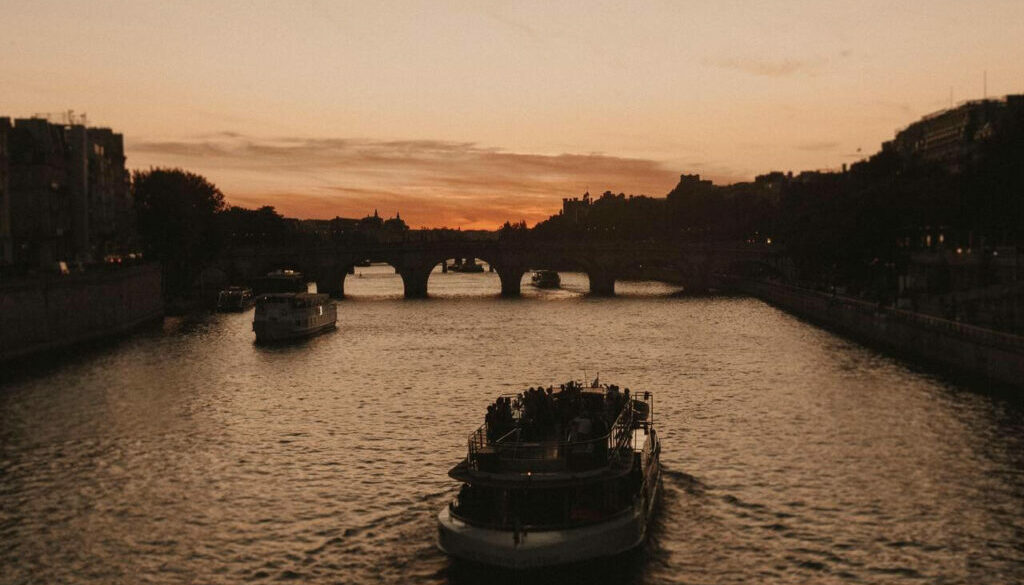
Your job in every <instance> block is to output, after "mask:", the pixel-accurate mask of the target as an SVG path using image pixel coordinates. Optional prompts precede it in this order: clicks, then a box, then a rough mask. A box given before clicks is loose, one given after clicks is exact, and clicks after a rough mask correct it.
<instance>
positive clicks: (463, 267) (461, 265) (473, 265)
mask: <svg viewBox="0 0 1024 585" xmlns="http://www.w3.org/2000/svg"><path fill="white" fill-rule="evenodd" d="M448 270H450V271H452V272H473V273H476V272H483V271H484V265H483V264H478V263H477V261H476V260H474V259H469V260H466V261H465V262H459V261H458V260H456V261H455V262H452V264H451V265H449V266H448Z"/></svg>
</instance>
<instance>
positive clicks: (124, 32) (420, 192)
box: [0, 0, 1024, 228]
mask: <svg viewBox="0 0 1024 585" xmlns="http://www.w3.org/2000/svg"><path fill="white" fill-rule="evenodd" d="M0 14H2V15H3V18H2V19H0V29H2V30H3V34H0V47H2V55H3V58H2V59H0V88H2V90H0V115H8V116H13V117H27V116H30V115H32V114H34V113H42V112H60V111H64V110H67V109H74V110H75V111H76V112H79V113H81V112H85V113H87V115H88V118H89V122H90V124H92V125H101V126H109V127H111V128H113V129H115V131H117V132H121V133H123V134H124V136H125V142H126V147H127V156H128V165H129V167H131V168H148V167H150V166H180V167H183V168H186V169H188V170H191V171H194V172H197V173H200V174H203V175H205V176H206V177H207V178H208V179H210V180H211V181H213V182H214V183H216V184H217V185H218V186H219V187H220V188H221V189H222V190H223V191H224V193H225V195H226V196H227V198H228V201H229V202H230V203H233V204H237V205H245V206H258V205H274V206H275V207H277V208H278V210H280V211H281V212H283V213H285V214H286V215H291V216H298V217H323V218H327V217H334V216H336V215H340V216H343V217H359V216H362V215H365V214H367V213H372V211H373V209H374V208H377V209H379V210H380V212H381V214H382V215H386V216H390V215H393V214H394V212H395V211H401V213H402V217H403V218H405V219H406V220H407V221H408V222H409V223H410V225H412V226H414V227H420V226H450V227H456V226H460V227H462V228H471V227H477V228H494V227H496V226H497V225H499V224H500V223H502V222H504V221H505V220H506V219H511V220H518V219H526V220H527V221H529V222H531V223H532V222H535V221H538V220H540V219H543V218H544V217H547V216H548V215H550V214H552V213H554V212H556V211H557V209H558V208H559V206H560V204H561V198H562V197H571V196H575V195H579V194H581V193H582V192H583V191H584V189H587V188H588V187H589V189H590V191H591V192H592V193H593V192H596V193H600V192H602V191H605V190H612V191H615V192H620V191H621V192H626V193H637V194H639V193H643V194H648V195H653V196H664V195H665V193H667V192H668V191H669V190H670V189H671V188H672V187H673V186H674V185H675V183H676V182H677V180H678V175H679V174H680V173H700V174H701V175H704V176H706V177H708V178H711V179H713V180H715V181H716V182H723V183H728V182H735V181H741V180H749V179H752V178H753V177H754V176H755V175H757V174H761V173H764V172H767V171H770V170H794V171H799V170H803V169H817V168H837V167H839V166H841V165H842V164H843V163H848V162H853V161H855V160H857V159H859V158H862V157H864V156H866V155H868V154H870V153H873V152H875V151H877V150H878V148H879V147H880V144H881V142H882V141H884V140H887V139H889V138H891V137H892V135H893V134H894V133H895V131H896V130H897V129H898V128H900V127H902V126H905V125H907V124H908V123H910V122H912V121H913V120H915V119H917V118H919V117H920V116H922V115H924V114H927V113H930V112H933V111H935V110H938V109H941V108H944V107H948V105H949V103H950V97H951V93H952V99H953V101H954V102H960V101H962V100H965V99H976V98H980V97H982V95H983V76H984V75H985V74H986V72H987V91H988V95H989V96H1001V95H1004V94H1007V93H1021V92H1024V48H1022V47H1024V40H1022V39H1024V2H1022V1H1021V0H1008V1H996V0H984V1H973V2H964V1H962V0H958V1H946V0H928V1H927V2H925V1H919V2H894V1H892V0H889V1H884V2H875V1H855V2H851V1H849V0H846V1H842V2H831V1H820V0H819V1H807V2H803V1H773V2H755V1H749V2H724V1H717V2H711V1H709V2H682V1H679V2H621V1H620V2H607V3H605V2H550V1H545V2H531V3H521V2H494V3H487V2H480V1H467V2H446V3H442V2H380V3H378V2H362V1H360V2H351V3H343V2H327V1H307V2H299V1H295V2H255V1H245V2H221V1H210V0H208V1H203V2H186V1H179V0H176V1H174V2H167V1H160V2H145V1H131V2H127V1H126V2H107V1H100V0H96V1H88V2H86V1H82V2H45V1H32V2H23V1H17V0H0Z"/></svg>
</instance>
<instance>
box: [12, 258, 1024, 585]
mask: <svg viewBox="0 0 1024 585" xmlns="http://www.w3.org/2000/svg"><path fill="white" fill-rule="evenodd" d="M357 271H358V272H359V273H360V274H361V275H360V274H357V275H352V276H349V278H348V280H347V282H346V291H347V292H348V293H349V298H348V299H346V300H344V301H341V302H340V306H339V311H338V313H339V324H340V327H339V329H338V331H336V332H334V333H330V334H327V335H323V336H321V337H317V338H315V339H312V340H309V341H306V342H303V343H299V344H296V345H292V346H284V347H273V348H263V347H258V346H255V345H253V334H252V331H251V321H252V313H251V311H250V312H248V313H243V314H226V315H205V316H199V317H195V318H188V319H167V320H166V322H165V324H164V326H163V327H162V328H156V329H154V330H150V331H146V332H143V333H141V334H139V335H137V336H134V337H132V338H130V339H128V340H125V341H122V342H120V343H116V344H113V345H110V346H106V347H102V348H98V349H93V350H88V351H83V352H79V353H78V354H76V355H75V356H73V357H71V358H70V359H68V360H66V361H64V362H62V363H54V364H50V365H45V364H43V365H40V364H34V365H31V366H27V367H15V368H11V369H9V370H8V372H6V373H5V378H6V381H5V382H4V383H3V385H2V386H0V567H3V570H2V572H0V582H2V583H96V584H99V583H220V582H223V583H235V582H277V581H280V580H296V581H298V582H303V583H373V582H384V583H409V582H416V583H447V582H460V583H461V582H475V581H480V580H485V579H486V580H487V581H490V582H496V581H497V582H500V581H507V582H517V581H520V582H522V581H523V580H524V577H523V576H521V575H514V574H513V575H510V574H507V573H501V572H493V571H481V570H480V569H479V568H477V567H471V566H466V565H463V564H457V563H453V562H452V561H450V560H449V559H448V558H447V557H445V556H444V555H443V554H441V553H440V552H438V551H437V550H436V549H435V548H434V544H433V543H434V536H435V531H436V528H435V518H434V516H435V514H436V512H437V510H438V509H439V508H440V507H441V506H443V505H445V503H446V502H447V501H448V500H449V499H450V498H451V497H452V496H453V495H454V493H455V491H456V489H457V486H456V485H455V484H454V483H453V482H452V481H451V480H450V479H449V478H448V477H447V475H446V472H447V469H448V468H449V467H450V466H451V465H453V464H454V463H456V462H457V461H458V460H459V459H460V458H461V457H463V456H464V455H465V453H464V451H465V448H466V437H467V435H468V434H469V433H470V432H471V431H472V430H474V429H475V428H476V427H477V426H478V425H479V424H480V423H481V422H482V418H483V414H484V410H485V408H486V405H487V404H488V403H489V402H490V401H491V400H492V399H493V397H494V396H495V395H497V394H499V393H503V392H510V391H519V390H521V389H523V388H525V387H526V386H530V385H537V384H545V385H546V384H553V383H554V384H557V383H558V382H560V381H565V380H567V379H570V378H578V379H582V378H584V376H586V377H588V378H592V377H594V376H595V375H598V374H599V375H600V377H601V379H602V380H604V381H608V382H615V383H618V384H620V385H624V386H629V387H630V388H633V389H634V390H650V391H652V392H653V393H654V394H655V396H656V399H655V400H656V401H655V417H656V423H657V425H658V427H659V430H660V432H661V434H662V441H663V455H662V458H663V463H664V465H665V474H664V478H663V493H664V497H663V500H662V502H661V504H660V510H659V515H658V518H657V521H656V522H655V525H654V527H653V530H652V535H651V539H650V542H649V543H648V546H647V547H645V548H644V549H642V550H640V551H638V552H637V553H635V554H631V555H625V556H624V557H622V558H620V559H616V560H614V561H613V562H610V563H598V564H594V565H591V564H588V565H585V566H577V567H570V568H568V569H563V570H561V571H557V572H554V573H545V574H540V575H538V574H534V575H529V576H527V577H528V579H526V580H529V581H535V580H549V581H552V582H556V581H557V582H567V581H569V582H571V581H578V582H587V583H601V582H619V583H709V584H710V583H755V582H764V583H1014V582H1022V581H1024V560H1022V558H1024V555H1022V553H1021V551H1022V550H1024V471H1022V470H1024V438H1022V437H1024V423H1022V413H1024V408H1022V406H1021V401H1020V399H1019V398H1012V397H1006V396H1003V397H1000V396H998V395H989V394H986V393H984V392H979V391H978V390H977V389H976V388H973V389H971V388H965V387H961V386H958V385H956V384H955V383H953V382H950V381H948V380H944V379H942V378H939V377H936V376H934V375H931V374H929V373H927V372H924V371H921V370H920V369H918V368H915V367H912V366H909V365H908V364H906V363H904V362H901V361H899V360H897V359H894V358H890V357H886V356H884V355H881V354H879V353H878V352H876V351H873V350H871V349H866V348H864V347H862V346H860V345H858V344H856V343H853V342H850V341H847V340H844V339H842V338H839V337H837V336H835V335H833V334H831V333H828V332H826V331H822V330H820V329H817V328H815V327H813V326H811V325H808V324H806V323H804V322H802V321H800V320H798V319H796V318H794V317H792V316H789V315H787V314H785V313H783V312H780V311H778V310H776V309H774V308H772V307H770V306H768V305H766V304H764V303H762V302H760V301H757V300H754V299H748V298H738V297H720V298H680V297H676V296H672V294H671V293H672V292H674V289H673V288H671V287H669V286H667V285H663V284H657V283H619V284H618V287H617V288H618V291H619V293H620V295H619V296H618V297H616V298H611V299H596V298H589V297H587V296H585V295H584V294H583V293H584V292H585V291H586V277H585V276H583V275H579V274H563V283H564V287H565V288H564V289H563V290H557V291H538V290H536V289H533V288H532V287H530V286H527V285H524V287H523V288H524V298H522V299H514V300H503V299H500V298H496V295H497V293H498V291H499V289H500V286H499V284H498V278H497V276H496V275H494V274H454V273H453V274H440V273H437V274H435V275H434V276H432V277H431V281H430V288H431V294H432V298H430V299H427V300H423V301H405V300H403V299H402V298H401V290H402V289H401V281H400V279H399V278H398V277H397V276H396V275H394V274H393V272H392V271H391V270H390V269H389V268H388V267H385V266H380V267H378V266H374V267H370V268H357Z"/></svg>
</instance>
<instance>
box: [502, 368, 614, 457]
mask: <svg viewBox="0 0 1024 585" xmlns="http://www.w3.org/2000/svg"><path fill="white" fill-rule="evenodd" d="M594 389H595V388H594V387H592V388H591V389H589V390H590V391H589V392H584V391H583V385H582V384H580V383H579V382H569V383H567V384H561V385H560V386H559V387H558V389H555V387H554V386H548V387H547V388H544V387H542V386H537V387H536V388H534V387H531V388H528V389H527V390H525V391H524V392H521V393H520V394H518V395H517V396H516V397H515V399H513V398H511V397H505V396H502V397H499V398H498V400H497V401H495V402H494V403H493V404H491V405H490V406H488V407H487V415H486V417H485V419H484V420H485V422H486V423H487V425H486V427H487V440H488V441H489V442H491V443H495V442H499V441H501V440H508V439H510V438H511V439H514V440H517V441H553V440H558V441H586V440H588V439H596V438H599V437H603V436H605V435H607V434H608V432H609V429H610V428H611V426H612V425H613V424H614V423H615V419H616V418H617V417H618V416H619V413H620V412H621V411H622V407H623V406H624V405H626V404H628V403H629V399H630V396H629V388H626V389H625V390H623V391H620V389H619V387H618V386H615V385H613V384H610V385H607V386H604V387H603V389H604V392H603V393H598V392H594V391H593V390H594ZM510 434H511V435H514V436H512V437H508V435H510Z"/></svg>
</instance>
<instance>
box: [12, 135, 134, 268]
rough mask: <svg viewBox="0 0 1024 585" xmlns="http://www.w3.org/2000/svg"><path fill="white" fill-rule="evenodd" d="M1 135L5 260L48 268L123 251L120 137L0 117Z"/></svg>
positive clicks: (130, 230) (127, 231)
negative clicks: (11, 120)
mask: <svg viewBox="0 0 1024 585" xmlns="http://www.w3.org/2000/svg"><path fill="white" fill-rule="evenodd" d="M0 136H2V138H0V143H2V144H3V146H2V149H3V153H4V156H3V157H2V161H0V169H2V170H0V175H2V177H0V189H2V190H3V197H2V203H0V205H2V207H0V210H2V211H0V240H5V239H6V241H4V246H5V248H6V247H8V246H9V248H10V253H9V254H6V253H5V254H4V256H3V262H4V263H8V264H16V265H21V266H24V267H28V268H31V267H42V268H50V267H52V266H54V264H55V263H56V262H58V261H67V262H72V261H75V262H82V263H87V262H94V261H100V260H103V258H104V256H106V255H108V254H113V253H117V252H122V251H128V249H129V246H130V245H131V244H132V243H133V234H134V220H133V217H132V212H133V205H132V201H131V195H130V193H131V191H130V189H129V176H128V172H127V171H126V170H125V167H124V163H125V157H124V143H123V139H122V136H121V135H120V134H115V133H113V132H112V131H111V130H109V129H107V128H87V127H86V126H84V125H82V124H77V123H68V124H61V123H52V122H50V121H49V120H46V119H42V118H28V119H17V120H15V121H14V124H13V125H11V123H10V120H9V119H8V118H0ZM5 226H9V227H8V228H7V229H4V227H5ZM8 233H9V235H7V234H8Z"/></svg>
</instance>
